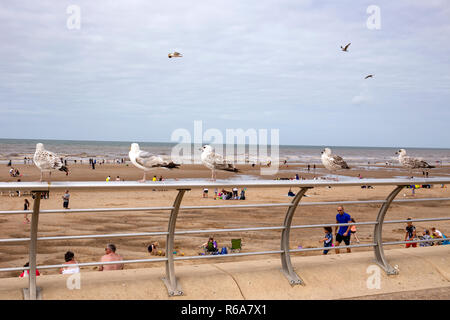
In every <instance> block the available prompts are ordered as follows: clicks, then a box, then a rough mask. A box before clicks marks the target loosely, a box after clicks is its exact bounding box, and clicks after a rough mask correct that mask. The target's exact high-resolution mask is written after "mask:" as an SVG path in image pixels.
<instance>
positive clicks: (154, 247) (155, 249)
mask: <svg viewBox="0 0 450 320" xmlns="http://www.w3.org/2000/svg"><path fill="white" fill-rule="evenodd" d="M147 251H148V252H149V253H150V254H151V255H152V256H164V251H162V250H160V249H159V242H153V243H152V244H150V245H149V246H148V247H147Z"/></svg>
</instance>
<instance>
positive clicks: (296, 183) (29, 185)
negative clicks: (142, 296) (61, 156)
mask: <svg viewBox="0 0 450 320" xmlns="http://www.w3.org/2000/svg"><path fill="white" fill-rule="evenodd" d="M435 184H441V185H445V184H450V179H447V178H421V179H354V180H353V179H351V180H346V181H330V180H276V181H273V180H257V181H255V180H251V181H244V180H243V181H229V180H227V181H216V182H211V181H208V180H205V181H201V180H200V181H194V182H192V181H157V182H152V181H149V182H146V183H140V182H134V181H127V182H123V181H121V182H115V181H114V182H106V181H101V182H99V181H84V182H83V181H82V182H64V181H63V182H52V183H40V182H0V191H2V190H8V191H9V190H20V191H31V192H35V193H36V199H35V203H34V209H33V211H26V210H17V211H0V215H2V214H3V215H5V214H26V213H32V223H33V224H32V228H31V231H30V238H16V239H0V244H1V243H7V242H9V243H11V242H22V241H28V242H29V243H30V251H29V256H30V266H29V267H16V268H0V272H1V271H13V270H30V278H29V289H28V290H29V292H30V299H35V298H36V292H37V289H36V277H35V270H36V267H37V265H36V248H37V242H38V241H46V240H68V239H88V238H111V237H139V236H145V237H147V236H155V235H160V236H166V237H167V241H166V257H164V258H153V259H138V260H123V261H119V262H117V261H111V262H86V263H79V264H76V265H78V266H96V265H106V264H118V263H120V264H128V263H142V262H158V261H160V262H162V261H165V263H166V278H164V279H163V281H164V283H165V284H166V286H167V288H168V290H169V294H170V295H174V294H177V293H178V294H182V291H181V289H179V283H178V282H177V280H176V277H175V271H174V261H180V260H189V259H206V258H214V257H224V256H222V255H217V256H188V257H174V253H173V252H172V251H173V250H171V249H172V248H173V242H174V237H175V235H183V234H193V233H220V232H237V231H240V232H243V231H244V232H245V231H262V230H281V232H282V237H281V250H272V251H260V252H245V253H237V254H236V253H233V254H229V255H226V256H230V257H231V256H234V257H236V256H250V255H262V254H281V260H282V271H283V273H285V275H286V277H287V278H288V279H289V281H290V283H291V285H293V284H301V283H303V281H302V280H301V279H300V278H299V277H298V275H297V274H296V273H295V271H294V270H293V268H292V265H291V262H290V253H294V252H303V251H315V250H332V249H340V248H347V249H349V248H359V247H361V248H362V247H374V251H375V256H376V261H377V263H378V264H379V265H380V266H381V267H382V268H383V269H384V270H385V271H386V272H387V273H388V274H396V273H397V271H396V270H394V268H392V266H390V265H389V263H388V262H387V260H386V258H385V257H384V252H383V245H393V244H402V243H410V242H416V243H420V242H436V241H444V240H442V239H430V240H422V241H421V240H417V241H409V242H408V241H394V242H382V233H381V231H382V226H383V224H385V223H403V222H407V221H410V222H422V221H441V220H450V217H441V218H425V219H424V218H418V219H412V220H392V221H384V216H385V215H386V212H387V210H388V208H389V206H390V205H391V204H392V203H409V202H424V201H448V200H450V198H415V199H400V200H394V198H395V196H397V194H398V193H399V192H400V191H401V190H402V189H403V188H404V187H406V186H411V185H435ZM327 186H331V187H349V186H354V187H356V186H396V188H395V190H393V191H392V192H391V193H390V195H389V196H388V198H386V199H385V200H360V201H327V202H306V203H305V202H304V203H300V200H301V199H302V197H304V195H305V193H306V192H307V191H308V189H311V188H314V187H327ZM234 187H239V188H242V187H246V188H272V187H273V188H284V187H289V188H294V187H298V188H301V189H300V190H299V191H298V193H297V195H296V196H295V197H294V198H293V199H292V202H290V203H251V204H238V205H209V206H208V205H206V206H181V205H180V204H181V201H182V198H183V194H184V193H185V191H187V190H191V189H194V188H234ZM66 189H69V190H71V191H72V190H88V189H89V190H92V189H96V190H120V189H122V190H126V189H141V190H145V189H147V190H150V189H151V190H178V195H177V197H176V200H175V202H174V204H173V205H172V206H163V207H144V208H142V207H141V208H95V209H63V210H40V208H39V204H40V201H39V200H40V198H41V194H42V193H43V192H47V191H60V190H66ZM372 203H376V204H382V207H381V209H380V211H379V214H378V217H377V220H376V221H365V222H349V223H329V224H316V225H298V226H295V225H294V226H292V218H293V215H294V212H295V210H296V209H297V208H298V207H300V206H321V205H336V204H339V205H343V204H372ZM255 207H266V208H269V207H288V211H287V213H286V215H285V221H284V224H283V225H282V226H269V227H248V228H228V229H213V230H180V231H175V224H176V219H177V215H178V212H179V210H180V209H181V210H196V209H220V208H227V209H233V208H255ZM162 210H170V219H169V228H168V231H166V232H142V233H126V234H123V233H122V234H98V235H77V236H71V235H69V236H50V237H39V238H38V237H37V232H38V230H37V229H38V221H39V219H38V218H39V215H40V214H41V213H63V212H64V213H70V212H81V213H83V212H90V213H92V212H123V211H130V212H131V211H162ZM349 225H374V228H375V230H374V238H373V240H374V241H373V243H368V244H356V245H347V246H339V247H321V248H301V249H290V248H289V233H290V230H291V229H299V228H318V227H325V226H349ZM169 249H170V250H169ZM74 265H75V264H72V265H71V266H74ZM60 267H61V268H62V267H67V265H64V264H61V265H44V266H39V268H40V269H51V268H60Z"/></svg>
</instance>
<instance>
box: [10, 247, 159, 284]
mask: <svg viewBox="0 0 450 320" xmlns="http://www.w3.org/2000/svg"><path fill="white" fill-rule="evenodd" d="M158 246H159V243H158V242H153V243H152V244H150V245H149V246H148V248H147V249H148V252H149V253H150V254H151V255H157V256H164V251H163V250H160V249H159V247H158ZM116 251H117V248H116V246H115V245H114V244H112V243H110V244H108V245H106V247H105V254H104V255H103V256H102V257H101V258H100V262H104V263H105V264H103V265H100V266H99V267H98V271H110V270H123V268H124V264H123V263H120V261H123V258H122V256H121V255H119V254H118V253H116ZM64 260H65V262H64V263H63V264H64V265H65V266H64V267H62V268H60V269H59V273H60V274H74V273H79V272H80V268H79V266H77V264H78V262H77V260H76V259H75V254H74V253H73V252H72V251H67V252H66V253H65V254H64ZM112 262H118V263H112ZM71 265H74V266H71ZM29 266H30V264H29V262H27V263H26V264H25V265H24V267H29ZM29 274H30V271H29V270H24V271H23V272H22V273H21V274H20V275H19V277H21V278H23V277H28V276H29ZM36 275H37V276H39V275H41V274H40V272H39V270H37V269H36Z"/></svg>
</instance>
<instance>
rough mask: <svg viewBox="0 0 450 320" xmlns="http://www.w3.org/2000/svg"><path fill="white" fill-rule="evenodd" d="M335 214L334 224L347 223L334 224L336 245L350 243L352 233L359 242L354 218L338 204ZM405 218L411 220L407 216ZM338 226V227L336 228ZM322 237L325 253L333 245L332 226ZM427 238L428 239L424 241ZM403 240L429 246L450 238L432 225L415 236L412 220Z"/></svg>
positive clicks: (347, 244) (349, 249) (443, 242)
mask: <svg viewBox="0 0 450 320" xmlns="http://www.w3.org/2000/svg"><path fill="white" fill-rule="evenodd" d="M337 211H338V213H337V215H336V224H341V223H342V224H348V225H346V226H335V230H334V235H335V240H336V247H339V246H340V244H341V242H344V243H345V245H346V246H349V245H350V240H351V236H352V235H353V236H354V238H355V240H356V243H360V240H359V239H358V236H357V235H356V226H355V225H351V224H350V223H356V221H355V219H354V218H352V217H351V216H350V215H349V214H348V213H346V212H345V211H344V207H343V206H339V207H338V208H337ZM407 220H412V219H411V218H408V219H407ZM338 228H339V229H338ZM323 229H324V233H325V235H324V237H323V238H322V239H320V240H319V242H320V243H323V247H324V248H325V250H323V254H327V253H328V251H329V250H330V249H328V248H329V247H333V246H334V244H333V228H332V227H324V228H323ZM433 239H443V240H442V241H433ZM425 240H429V241H425ZM404 241H409V242H410V243H406V245H405V247H406V248H409V247H417V243H420V246H421V247H429V246H433V245H446V244H450V240H448V239H447V237H446V236H445V234H443V233H442V232H441V231H439V230H438V229H436V228H435V227H432V228H431V229H430V230H429V229H424V230H423V232H422V235H420V236H417V233H416V227H415V226H414V225H413V224H412V222H410V221H408V222H407V225H406V228H405V238H404ZM416 241H417V242H416ZM347 252H348V253H350V252H351V248H347ZM336 253H337V254H339V249H336Z"/></svg>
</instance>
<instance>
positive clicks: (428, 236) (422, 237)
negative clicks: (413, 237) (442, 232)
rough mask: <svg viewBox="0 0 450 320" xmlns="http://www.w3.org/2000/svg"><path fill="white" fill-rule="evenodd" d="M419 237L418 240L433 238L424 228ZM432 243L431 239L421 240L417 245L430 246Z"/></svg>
mask: <svg viewBox="0 0 450 320" xmlns="http://www.w3.org/2000/svg"><path fill="white" fill-rule="evenodd" d="M419 239H420V240H431V239H433V238H431V235H430V230H428V229H425V230H424V231H423V233H422V236H421V237H419ZM432 245H433V242H432V241H427V242H421V243H420V244H419V246H421V247H431V246H432Z"/></svg>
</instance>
